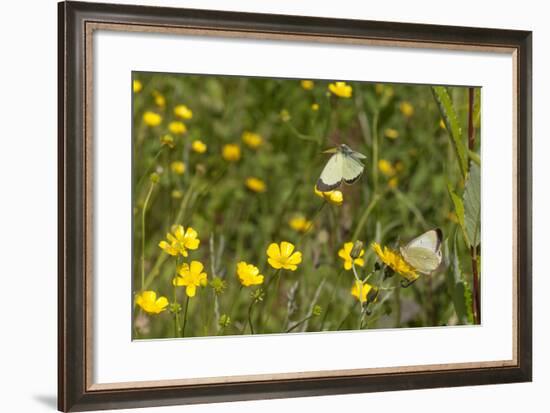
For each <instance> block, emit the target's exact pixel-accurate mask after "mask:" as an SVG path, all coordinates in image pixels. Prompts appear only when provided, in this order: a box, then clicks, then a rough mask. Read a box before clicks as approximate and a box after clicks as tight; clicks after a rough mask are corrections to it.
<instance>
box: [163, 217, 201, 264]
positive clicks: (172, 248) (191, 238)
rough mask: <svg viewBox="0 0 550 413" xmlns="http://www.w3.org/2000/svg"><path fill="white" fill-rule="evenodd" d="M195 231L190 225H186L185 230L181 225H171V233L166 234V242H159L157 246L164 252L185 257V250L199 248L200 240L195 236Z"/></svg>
mask: <svg viewBox="0 0 550 413" xmlns="http://www.w3.org/2000/svg"><path fill="white" fill-rule="evenodd" d="M197 235H198V234H197V231H195V230H194V229H193V228H191V227H187V231H185V230H184V228H183V226H181V225H174V226H173V227H172V233H168V234H166V238H167V239H168V241H169V242H170V243H168V242H166V241H161V242H159V247H160V248H162V249H163V250H164V251H165V252H166V253H168V254H170V255H173V256H176V255H178V254H181V255H183V256H184V257H187V255H188V253H187V250H196V249H197V248H199V244H200V240H199V239H198V238H197Z"/></svg>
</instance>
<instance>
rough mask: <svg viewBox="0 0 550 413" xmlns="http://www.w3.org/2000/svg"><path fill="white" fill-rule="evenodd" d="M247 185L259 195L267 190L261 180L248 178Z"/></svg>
mask: <svg viewBox="0 0 550 413" xmlns="http://www.w3.org/2000/svg"><path fill="white" fill-rule="evenodd" d="M245 184H246V187H247V188H248V189H250V190H251V191H253V192H258V193H260V192H265V189H266V186H265V182H264V181H262V180H261V179H259V178H254V177H250V178H246V182H245Z"/></svg>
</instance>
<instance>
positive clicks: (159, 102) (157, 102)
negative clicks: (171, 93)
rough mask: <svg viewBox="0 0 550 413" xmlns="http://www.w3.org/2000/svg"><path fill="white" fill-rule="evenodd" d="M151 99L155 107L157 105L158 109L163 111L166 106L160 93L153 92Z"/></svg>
mask: <svg viewBox="0 0 550 413" xmlns="http://www.w3.org/2000/svg"><path fill="white" fill-rule="evenodd" d="M153 99H154V100H155V105H157V106H158V107H159V108H161V109H163V108H164V107H165V106H166V99H165V98H164V96H163V95H162V94H161V93H160V92H157V91H156V90H153Z"/></svg>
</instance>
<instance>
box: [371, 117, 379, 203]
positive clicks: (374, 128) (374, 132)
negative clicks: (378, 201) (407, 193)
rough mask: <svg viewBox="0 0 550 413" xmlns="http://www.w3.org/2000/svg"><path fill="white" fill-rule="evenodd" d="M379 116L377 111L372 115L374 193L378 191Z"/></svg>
mask: <svg viewBox="0 0 550 413" xmlns="http://www.w3.org/2000/svg"><path fill="white" fill-rule="evenodd" d="M378 117H379V113H378V111H376V112H375V113H374V116H373V117H372V131H371V132H372V181H373V190H374V193H375V194H377V193H378Z"/></svg>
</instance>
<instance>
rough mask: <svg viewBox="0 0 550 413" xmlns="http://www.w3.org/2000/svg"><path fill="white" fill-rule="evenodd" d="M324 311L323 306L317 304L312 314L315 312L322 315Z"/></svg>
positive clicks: (315, 314)
mask: <svg viewBox="0 0 550 413" xmlns="http://www.w3.org/2000/svg"><path fill="white" fill-rule="evenodd" d="M322 312H323V309H322V308H321V306H320V305H316V306H315V307H313V311H312V312H311V314H313V315H314V316H319V315H321V313H322Z"/></svg>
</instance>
